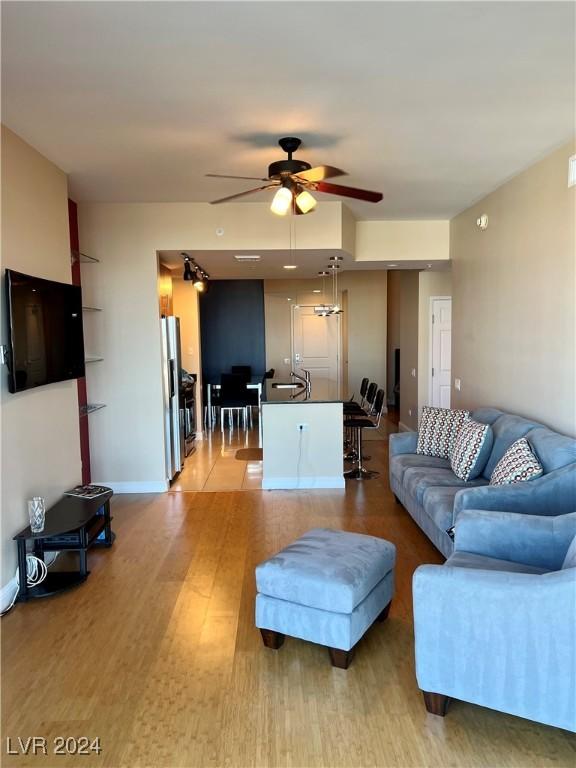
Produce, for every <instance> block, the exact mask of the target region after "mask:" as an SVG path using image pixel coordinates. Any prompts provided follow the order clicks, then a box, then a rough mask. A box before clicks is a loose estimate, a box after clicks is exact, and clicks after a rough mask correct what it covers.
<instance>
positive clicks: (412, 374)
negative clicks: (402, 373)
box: [410, 368, 416, 379]
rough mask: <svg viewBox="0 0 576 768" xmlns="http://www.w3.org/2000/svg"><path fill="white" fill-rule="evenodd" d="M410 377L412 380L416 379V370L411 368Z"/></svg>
mask: <svg viewBox="0 0 576 768" xmlns="http://www.w3.org/2000/svg"><path fill="white" fill-rule="evenodd" d="M410 376H412V378H413V379H415V378H416V368H412V370H411V371H410Z"/></svg>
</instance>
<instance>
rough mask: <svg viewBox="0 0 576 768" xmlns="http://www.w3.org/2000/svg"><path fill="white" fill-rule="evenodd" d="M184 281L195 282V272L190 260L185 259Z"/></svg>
mask: <svg viewBox="0 0 576 768" xmlns="http://www.w3.org/2000/svg"><path fill="white" fill-rule="evenodd" d="M184 280H194V272H192V267H191V266H190V259H189V258H185V259H184Z"/></svg>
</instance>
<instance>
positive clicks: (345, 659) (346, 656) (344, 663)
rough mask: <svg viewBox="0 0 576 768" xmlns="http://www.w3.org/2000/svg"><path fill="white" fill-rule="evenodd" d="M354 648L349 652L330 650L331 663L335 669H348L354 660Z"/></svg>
mask: <svg viewBox="0 0 576 768" xmlns="http://www.w3.org/2000/svg"><path fill="white" fill-rule="evenodd" d="M354 650H355V647H354V648H350V650H349V651H343V650H342V649H341V648H328V652H329V654H330V661H331V662H332V666H333V667H338V669H348V667H349V666H350V664H351V663H352V659H353V658H354Z"/></svg>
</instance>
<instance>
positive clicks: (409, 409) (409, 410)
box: [408, 408, 412, 416]
mask: <svg viewBox="0 0 576 768" xmlns="http://www.w3.org/2000/svg"><path fill="white" fill-rule="evenodd" d="M408 416H412V408H408Z"/></svg>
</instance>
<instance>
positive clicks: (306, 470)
mask: <svg viewBox="0 0 576 768" xmlns="http://www.w3.org/2000/svg"><path fill="white" fill-rule="evenodd" d="M283 385H284V386H283ZM288 385H289V386H290V387H291V388H288ZM294 386H295V382H277V381H274V380H272V381H267V382H266V387H265V391H264V392H263V401H262V449H263V467H262V489H263V490H275V489H283V490H287V489H310V488H344V475H343V472H344V461H343V450H342V444H343V423H342V400H341V399H340V398H339V397H338V393H337V389H336V387H335V385H333V384H332V383H331V382H327V381H323V380H316V381H314V380H313V381H312V384H311V387H310V388H309V389H307V388H306V386H304V385H300V386H297V388H294Z"/></svg>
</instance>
